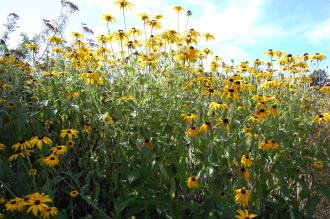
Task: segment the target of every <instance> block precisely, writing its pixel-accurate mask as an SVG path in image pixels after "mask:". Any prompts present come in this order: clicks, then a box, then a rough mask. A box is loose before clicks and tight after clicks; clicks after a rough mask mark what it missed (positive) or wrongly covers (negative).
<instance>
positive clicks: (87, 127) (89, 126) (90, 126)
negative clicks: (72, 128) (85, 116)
mask: <svg viewBox="0 0 330 219" xmlns="http://www.w3.org/2000/svg"><path fill="white" fill-rule="evenodd" d="M84 130H85V131H86V132H88V133H91V132H92V130H93V127H92V125H91V124H89V123H87V124H85V125H84Z"/></svg>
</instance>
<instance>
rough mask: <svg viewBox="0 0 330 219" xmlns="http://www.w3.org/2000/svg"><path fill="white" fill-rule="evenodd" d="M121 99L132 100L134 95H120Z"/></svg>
mask: <svg viewBox="0 0 330 219" xmlns="http://www.w3.org/2000/svg"><path fill="white" fill-rule="evenodd" d="M121 99H122V100H124V101H126V102H127V101H129V100H134V97H132V96H122V97H121Z"/></svg>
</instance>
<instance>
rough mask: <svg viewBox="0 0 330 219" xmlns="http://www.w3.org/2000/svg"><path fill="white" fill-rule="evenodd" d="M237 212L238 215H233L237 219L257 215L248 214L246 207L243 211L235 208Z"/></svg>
mask: <svg viewBox="0 0 330 219" xmlns="http://www.w3.org/2000/svg"><path fill="white" fill-rule="evenodd" d="M237 213H238V215H236V216H235V217H236V218H238V219H251V218H255V217H257V215H256V214H250V213H249V211H248V210H247V209H245V210H244V211H243V210H241V209H239V210H237Z"/></svg>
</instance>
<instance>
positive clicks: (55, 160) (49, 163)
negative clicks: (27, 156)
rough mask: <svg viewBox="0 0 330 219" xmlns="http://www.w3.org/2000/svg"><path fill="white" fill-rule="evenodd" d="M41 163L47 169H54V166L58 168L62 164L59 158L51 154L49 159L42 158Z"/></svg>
mask: <svg viewBox="0 0 330 219" xmlns="http://www.w3.org/2000/svg"><path fill="white" fill-rule="evenodd" d="M41 161H42V162H43V163H44V164H45V165H46V166H47V167H54V166H57V165H58V164H59V163H60V161H59V159H58V157H57V156H56V155H55V154H50V155H49V156H48V157H44V158H41Z"/></svg>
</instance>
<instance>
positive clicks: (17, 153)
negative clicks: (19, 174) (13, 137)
mask: <svg viewBox="0 0 330 219" xmlns="http://www.w3.org/2000/svg"><path fill="white" fill-rule="evenodd" d="M27 156H31V150H22V151H21V150H17V151H15V154H13V155H11V156H10V157H9V158H8V161H13V160H17V158H19V157H21V158H25V157H27Z"/></svg>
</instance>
